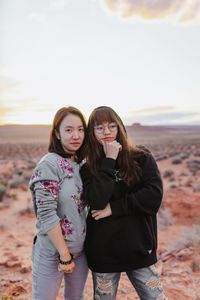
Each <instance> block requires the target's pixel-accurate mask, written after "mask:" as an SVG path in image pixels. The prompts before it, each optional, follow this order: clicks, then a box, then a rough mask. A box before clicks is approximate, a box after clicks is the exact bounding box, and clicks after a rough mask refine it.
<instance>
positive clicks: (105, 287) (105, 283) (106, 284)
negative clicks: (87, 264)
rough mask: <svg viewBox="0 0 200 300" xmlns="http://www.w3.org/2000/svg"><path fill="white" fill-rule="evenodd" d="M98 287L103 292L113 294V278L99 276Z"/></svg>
mask: <svg viewBox="0 0 200 300" xmlns="http://www.w3.org/2000/svg"><path fill="white" fill-rule="evenodd" d="M97 289H98V291H99V293H101V294H112V292H113V286H112V280H110V279H105V278H103V277H97Z"/></svg>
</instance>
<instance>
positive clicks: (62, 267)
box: [58, 261, 75, 273]
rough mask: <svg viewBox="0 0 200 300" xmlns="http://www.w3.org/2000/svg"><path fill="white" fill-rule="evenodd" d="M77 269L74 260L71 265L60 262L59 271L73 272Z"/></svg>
mask: <svg viewBox="0 0 200 300" xmlns="http://www.w3.org/2000/svg"><path fill="white" fill-rule="evenodd" d="M74 269H75V263H74V261H72V262H71V264H69V265H63V264H60V263H59V265H58V271H60V272H65V273H72V272H73V271H74Z"/></svg>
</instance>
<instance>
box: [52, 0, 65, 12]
mask: <svg viewBox="0 0 200 300" xmlns="http://www.w3.org/2000/svg"><path fill="white" fill-rule="evenodd" d="M69 1H70V0H52V1H51V3H50V5H49V9H50V10H55V9H62V8H64V7H66V6H67V5H68V3H69Z"/></svg>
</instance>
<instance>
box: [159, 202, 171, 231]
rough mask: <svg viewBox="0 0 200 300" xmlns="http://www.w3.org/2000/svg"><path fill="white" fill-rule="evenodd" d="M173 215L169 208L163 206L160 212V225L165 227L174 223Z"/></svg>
mask: <svg viewBox="0 0 200 300" xmlns="http://www.w3.org/2000/svg"><path fill="white" fill-rule="evenodd" d="M172 223H173V216H172V213H171V211H170V209H169V208H167V207H161V208H160V210H159V212H158V226H159V227H160V228H164V227H167V226H170V225H172Z"/></svg>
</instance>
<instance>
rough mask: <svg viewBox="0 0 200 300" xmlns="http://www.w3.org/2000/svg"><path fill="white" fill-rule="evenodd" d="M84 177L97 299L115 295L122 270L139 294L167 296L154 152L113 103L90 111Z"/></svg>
mask: <svg viewBox="0 0 200 300" xmlns="http://www.w3.org/2000/svg"><path fill="white" fill-rule="evenodd" d="M81 177H82V180H83V190H84V192H83V196H84V199H85V201H86V202H87V203H88V205H89V207H90V211H89V214H88V217H87V233H86V240H85V252H86V256H87V259H88V265H89V268H90V269H91V271H92V276H93V285H94V299H96V300H114V299H116V293H117V287H118V283H119V279H120V274H121V272H126V274H127V276H128V278H129V280H130V282H131V283H132V285H133V286H134V288H135V289H136V291H137V293H138V295H139V297H140V299H142V300H153V299H157V300H158V299H159V300H161V299H162V300H164V299H166V297H165V296H164V293H163V289H162V285H161V283H160V279H159V274H158V272H157V270H156V266H155V263H156V261H157V257H156V249H157V222H156V214H157V212H158V209H159V207H160V204H161V200H162V194H163V189H162V180H161V177H160V173H159V170H158V167H157V165H156V162H155V160H154V158H153V156H152V155H151V153H150V152H149V151H148V150H147V149H145V148H144V147H141V146H140V147H139V146H135V145H133V144H131V143H130V141H129V140H128V138H127V133H126V129H125V126H124V125H123V122H122V120H121V119H120V117H119V116H118V115H117V114H116V112H115V111H114V110H113V109H112V108H110V107H107V106H101V107H98V108H96V109H94V110H93V112H92V113H91V115H90V118H89V123H88V156H87V159H86V164H84V165H83V167H82V169H81Z"/></svg>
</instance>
